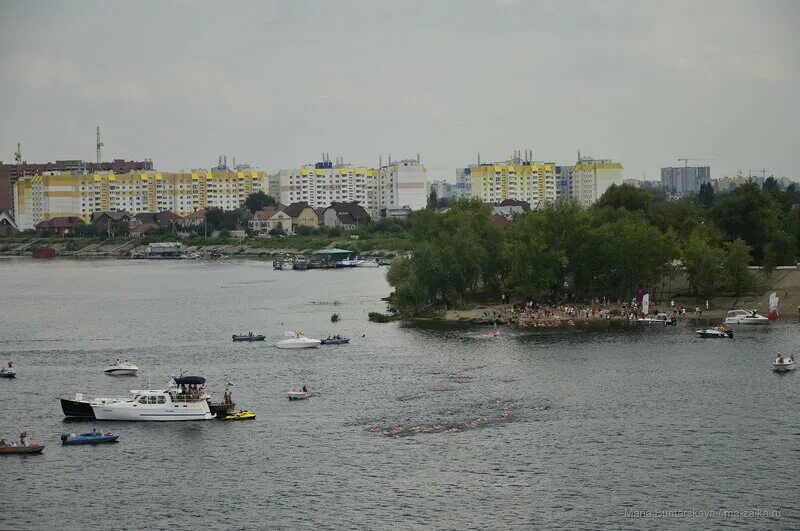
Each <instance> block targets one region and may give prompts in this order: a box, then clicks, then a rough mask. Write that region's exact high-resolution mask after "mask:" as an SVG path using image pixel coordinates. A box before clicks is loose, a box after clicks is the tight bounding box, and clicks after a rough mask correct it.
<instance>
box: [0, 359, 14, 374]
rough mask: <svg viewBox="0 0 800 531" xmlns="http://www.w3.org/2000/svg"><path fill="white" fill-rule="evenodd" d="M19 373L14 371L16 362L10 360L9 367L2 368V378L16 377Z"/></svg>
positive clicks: (0, 370) (0, 371)
mask: <svg viewBox="0 0 800 531" xmlns="http://www.w3.org/2000/svg"><path fill="white" fill-rule="evenodd" d="M16 377H17V373H16V372H15V371H14V362H12V361H9V362H8V366H7V367H2V368H0V378H16Z"/></svg>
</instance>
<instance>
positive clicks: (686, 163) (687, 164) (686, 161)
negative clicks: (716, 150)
mask: <svg viewBox="0 0 800 531" xmlns="http://www.w3.org/2000/svg"><path fill="white" fill-rule="evenodd" d="M678 160H682V161H683V162H684V168H688V167H689V161H690V160H716V159H708V158H699V159H685V158H684V159H678Z"/></svg>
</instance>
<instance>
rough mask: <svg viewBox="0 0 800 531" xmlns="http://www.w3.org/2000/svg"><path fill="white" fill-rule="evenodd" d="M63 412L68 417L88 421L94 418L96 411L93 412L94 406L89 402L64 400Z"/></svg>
mask: <svg viewBox="0 0 800 531" xmlns="http://www.w3.org/2000/svg"><path fill="white" fill-rule="evenodd" d="M61 411H63V412H64V416H67V417H83V418H87V419H93V418H94V410H92V405H91V404H90V403H89V402H83V401H78V400H67V399H66V398H62V399H61Z"/></svg>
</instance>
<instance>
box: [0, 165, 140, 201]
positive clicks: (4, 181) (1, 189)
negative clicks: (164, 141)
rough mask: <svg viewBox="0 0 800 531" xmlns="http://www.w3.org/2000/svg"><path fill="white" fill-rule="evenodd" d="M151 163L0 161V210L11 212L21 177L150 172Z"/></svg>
mask: <svg viewBox="0 0 800 531" xmlns="http://www.w3.org/2000/svg"><path fill="white" fill-rule="evenodd" d="M152 169H153V161H152V160H149V159H145V160H122V159H114V160H113V161H111V162H99V163H97V162H85V161H82V160H57V161H55V162H44V163H29V162H21V163H19V164H16V163H14V164H3V162H2V161H0V210H11V209H12V208H13V206H14V193H13V189H14V184H15V183H16V182H17V181H18V180H19V179H21V178H22V177H30V176H35V175H47V174H53V173H76V174H82V173H87V172H89V173H91V172H114V173H129V172H134V171H151V170H152Z"/></svg>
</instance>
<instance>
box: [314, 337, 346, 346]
mask: <svg viewBox="0 0 800 531" xmlns="http://www.w3.org/2000/svg"><path fill="white" fill-rule="evenodd" d="M346 343H350V339H349V338H347V339H323V340H321V341H320V344H321V345H344V344H346Z"/></svg>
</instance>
